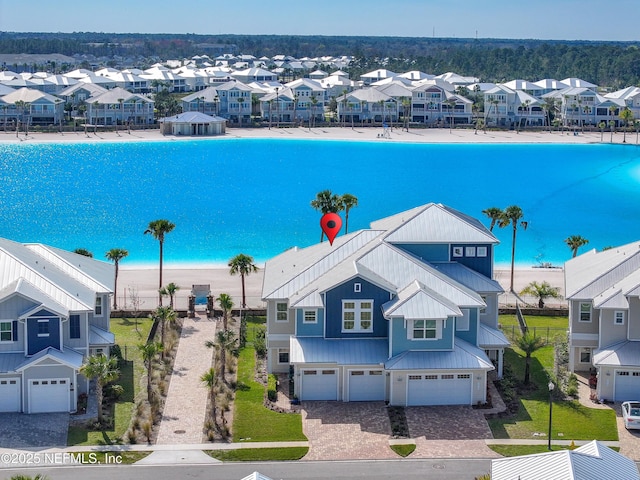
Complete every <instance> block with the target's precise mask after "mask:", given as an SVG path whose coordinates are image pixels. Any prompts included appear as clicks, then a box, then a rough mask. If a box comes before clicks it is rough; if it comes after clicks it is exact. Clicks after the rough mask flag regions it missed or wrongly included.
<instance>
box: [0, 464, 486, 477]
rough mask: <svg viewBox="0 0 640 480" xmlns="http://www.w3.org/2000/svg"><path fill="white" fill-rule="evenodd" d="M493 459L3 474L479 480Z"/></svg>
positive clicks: (114, 468)
mask: <svg viewBox="0 0 640 480" xmlns="http://www.w3.org/2000/svg"><path fill="white" fill-rule="evenodd" d="M490 468H491V461H490V460H488V459H479V460H470V459H462V460H456V459H435V460H408V459H405V460H372V461H347V462H343V461H341V462H266V463H238V464H230V463H225V464H222V463H220V464H215V465H193V466H191V465H176V466H166V465H164V466H137V465H132V466H106V465H103V466H96V465H94V466H75V467H53V468H29V469H19V470H18V469H15V470H8V469H7V470H4V469H3V470H0V478H2V479H9V478H10V477H11V476H12V475H17V474H24V475H31V476H35V475H36V474H38V473H40V474H44V475H47V476H48V478H49V479H50V480H62V479H65V480H113V479H114V478H121V479H127V478H135V479H136V480H174V479H191V478H202V479H210V480H240V479H242V478H243V477H246V476H247V475H250V474H251V473H252V472H254V471H258V472H260V473H262V474H264V475H267V476H269V477H271V478H272V479H273V480H280V479H282V480H298V479H300V480H328V479H330V480H350V479H353V478H366V479H367V480H393V479H403V480H411V479H420V480H425V479H426V480H431V479H433V480H467V479H468V480H473V479H474V478H475V477H476V476H478V475H481V474H484V473H488V472H489V470H490Z"/></svg>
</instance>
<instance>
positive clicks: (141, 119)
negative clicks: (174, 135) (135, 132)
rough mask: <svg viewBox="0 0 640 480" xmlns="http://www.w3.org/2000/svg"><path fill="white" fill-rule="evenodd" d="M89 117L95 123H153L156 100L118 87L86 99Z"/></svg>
mask: <svg viewBox="0 0 640 480" xmlns="http://www.w3.org/2000/svg"><path fill="white" fill-rule="evenodd" d="M85 103H86V105H87V119H88V120H89V121H90V122H92V124H93V125H116V124H120V125H124V124H126V123H128V122H131V123H133V124H134V125H144V124H151V123H153V105H154V102H153V100H151V99H150V98H149V97H146V96H144V95H140V94H137V93H131V92H129V91H128V90H125V89H124V88H120V87H116V88H113V89H111V90H106V91H105V92H103V93H97V94H96V95H94V96H92V97H90V98H88V99H86V100H85Z"/></svg>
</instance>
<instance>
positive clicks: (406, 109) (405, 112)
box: [401, 97, 411, 132]
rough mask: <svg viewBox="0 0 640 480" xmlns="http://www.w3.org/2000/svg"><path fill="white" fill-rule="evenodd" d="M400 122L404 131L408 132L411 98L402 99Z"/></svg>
mask: <svg viewBox="0 0 640 480" xmlns="http://www.w3.org/2000/svg"><path fill="white" fill-rule="evenodd" d="M401 100H402V120H403V123H404V129H405V130H406V131H407V132H408V131H409V120H410V119H411V97H402V98H401Z"/></svg>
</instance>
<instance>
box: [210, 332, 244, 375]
mask: <svg viewBox="0 0 640 480" xmlns="http://www.w3.org/2000/svg"><path fill="white" fill-rule="evenodd" d="M205 345H206V346H207V348H217V349H218V350H219V351H220V371H219V373H220V379H221V380H222V381H223V382H225V373H226V371H227V353H231V354H232V355H235V354H236V352H237V351H238V339H237V338H236V334H235V333H234V332H232V331H231V330H220V331H218V332H216V341H215V342H212V341H211V340H207V341H206V342H205ZM225 383H226V382H225Z"/></svg>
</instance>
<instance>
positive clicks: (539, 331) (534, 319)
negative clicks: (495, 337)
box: [498, 314, 569, 341]
mask: <svg viewBox="0 0 640 480" xmlns="http://www.w3.org/2000/svg"><path fill="white" fill-rule="evenodd" d="M525 321H526V322H527V326H528V327H529V330H530V331H531V333H534V334H535V335H536V336H537V337H543V338H546V339H547V340H549V341H553V339H554V338H555V337H556V336H558V335H566V331H567V329H568V328H569V318H568V317H566V316H547V315H540V316H538V315H525ZM498 323H499V324H500V327H501V328H502V330H503V332H504V333H505V334H506V335H507V336H508V337H509V338H511V339H513V337H514V336H516V335H520V325H519V324H518V320H517V319H516V316H515V315H506V314H505V315H500V316H498Z"/></svg>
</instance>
